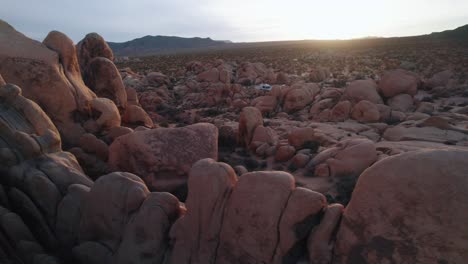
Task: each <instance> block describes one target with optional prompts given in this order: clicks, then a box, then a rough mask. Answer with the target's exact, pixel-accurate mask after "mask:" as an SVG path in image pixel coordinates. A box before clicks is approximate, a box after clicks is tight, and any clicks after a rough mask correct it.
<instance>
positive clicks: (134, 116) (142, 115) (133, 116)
mask: <svg viewBox="0 0 468 264" xmlns="http://www.w3.org/2000/svg"><path fill="white" fill-rule="evenodd" d="M122 122H123V123H124V124H129V125H132V126H133V127H135V126H145V127H149V128H151V127H153V120H151V118H150V117H149V115H148V114H147V113H146V112H145V110H143V108H141V107H140V106H138V105H128V106H127V109H125V113H124V114H123V116H122Z"/></svg>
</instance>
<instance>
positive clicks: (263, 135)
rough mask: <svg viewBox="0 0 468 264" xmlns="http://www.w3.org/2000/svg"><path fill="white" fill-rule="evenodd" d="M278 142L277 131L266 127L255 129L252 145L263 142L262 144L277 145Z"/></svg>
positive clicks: (261, 126)
mask: <svg viewBox="0 0 468 264" xmlns="http://www.w3.org/2000/svg"><path fill="white" fill-rule="evenodd" d="M277 141H278V135H277V134H276V132H275V130H273V129H271V128H269V127H264V126H263V125H260V126H258V127H257V128H255V131H254V134H253V137H252V143H254V142H261V143H268V144H270V145H275V144H276V142H277Z"/></svg>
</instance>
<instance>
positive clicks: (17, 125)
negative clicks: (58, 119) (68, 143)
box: [0, 84, 61, 166]
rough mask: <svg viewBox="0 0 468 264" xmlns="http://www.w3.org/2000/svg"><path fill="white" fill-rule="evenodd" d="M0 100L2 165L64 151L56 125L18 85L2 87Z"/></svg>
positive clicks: (0, 88)
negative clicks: (23, 93)
mask: <svg viewBox="0 0 468 264" xmlns="http://www.w3.org/2000/svg"><path fill="white" fill-rule="evenodd" d="M0 100H1V101H0V106H1V107H2V111H1V112H0V116H1V121H0V124H1V128H0V132H1V134H0V139H1V140H0V148H1V151H0V157H1V158H2V165H6V166H8V165H13V164H16V163H19V162H20V161H22V160H26V159H30V158H34V157H37V156H40V155H41V154H46V153H53V152H58V151H61V140H60V135H59V132H58V130H57V128H56V127H55V125H54V124H53V123H52V121H51V120H50V119H49V117H48V116H47V115H46V114H45V113H44V112H43V111H42V109H41V108H40V107H39V106H38V105H37V104H36V103H34V102H33V101H31V100H29V99H27V98H24V97H23V96H22V91H21V89H20V88H19V87H18V86H16V85H13V84H7V85H4V86H2V87H0Z"/></svg>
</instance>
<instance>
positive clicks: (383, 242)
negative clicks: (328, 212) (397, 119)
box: [334, 150, 468, 263]
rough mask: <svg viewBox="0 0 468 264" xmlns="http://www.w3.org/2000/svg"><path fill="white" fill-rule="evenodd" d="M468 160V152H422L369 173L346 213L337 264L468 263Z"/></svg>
mask: <svg viewBox="0 0 468 264" xmlns="http://www.w3.org/2000/svg"><path fill="white" fill-rule="evenodd" d="M467 159H468V152H467V151H459V150H428V151H417V152H408V153H405V154H401V155H397V156H393V157H389V158H386V159H384V160H382V161H380V162H378V163H376V164H375V165H374V166H372V167H371V168H369V169H367V170H366V171H365V172H364V173H363V174H362V175H361V176H360V177H359V180H358V183H357V185H356V187H355V189H354V192H353V196H352V198H351V202H350V203H349V204H348V206H347V207H346V209H345V211H344V215H343V220H342V222H341V225H340V228H339V232H338V235H337V239H336V241H337V242H336V247H335V250H334V253H335V257H334V263H391V262H394V263H441V262H444V263H463V262H464V261H465V260H466V259H467V258H468V252H467V251H466V245H467V244H468V238H467V237H466V235H465V234H467V233H468V229H467V226H466V225H465V222H466V218H467V212H468V202H467V201H468V193H467V192H466V191H465V190H466V188H465V187H466V186H467V185H468V178H467V177H466V172H467V171H468V165H467V163H466V160H467ZM389 186H392V187H391V188H389ZM428 234H430V236H428Z"/></svg>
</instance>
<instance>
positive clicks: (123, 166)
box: [109, 123, 218, 192]
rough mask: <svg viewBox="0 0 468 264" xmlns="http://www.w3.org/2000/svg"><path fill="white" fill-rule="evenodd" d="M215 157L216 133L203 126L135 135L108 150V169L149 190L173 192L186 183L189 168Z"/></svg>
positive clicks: (212, 127) (124, 138)
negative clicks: (129, 175) (133, 176)
mask: <svg viewBox="0 0 468 264" xmlns="http://www.w3.org/2000/svg"><path fill="white" fill-rule="evenodd" d="M217 157H218V129H217V128H216V127H215V126H214V125H212V124H207V123H198V124H195V125H190V126H186V127H182V128H158V129H151V130H145V131H136V132H134V133H131V134H127V135H124V136H121V137H119V138H117V139H116V140H115V141H114V142H113V143H112V145H111V146H110V148H109V165H110V166H111V168H113V169H115V170H120V171H127V172H132V173H135V174H137V175H139V176H140V177H142V178H143V180H144V181H145V183H146V184H147V185H148V187H149V188H150V189H151V190H156V191H168V192H176V191H178V190H180V188H183V187H184V186H185V185H186V183H187V175H188V172H189V171H190V168H191V167H192V164H193V163H195V162H197V161H198V160H200V159H204V158H212V159H215V160H216V159H217Z"/></svg>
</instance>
